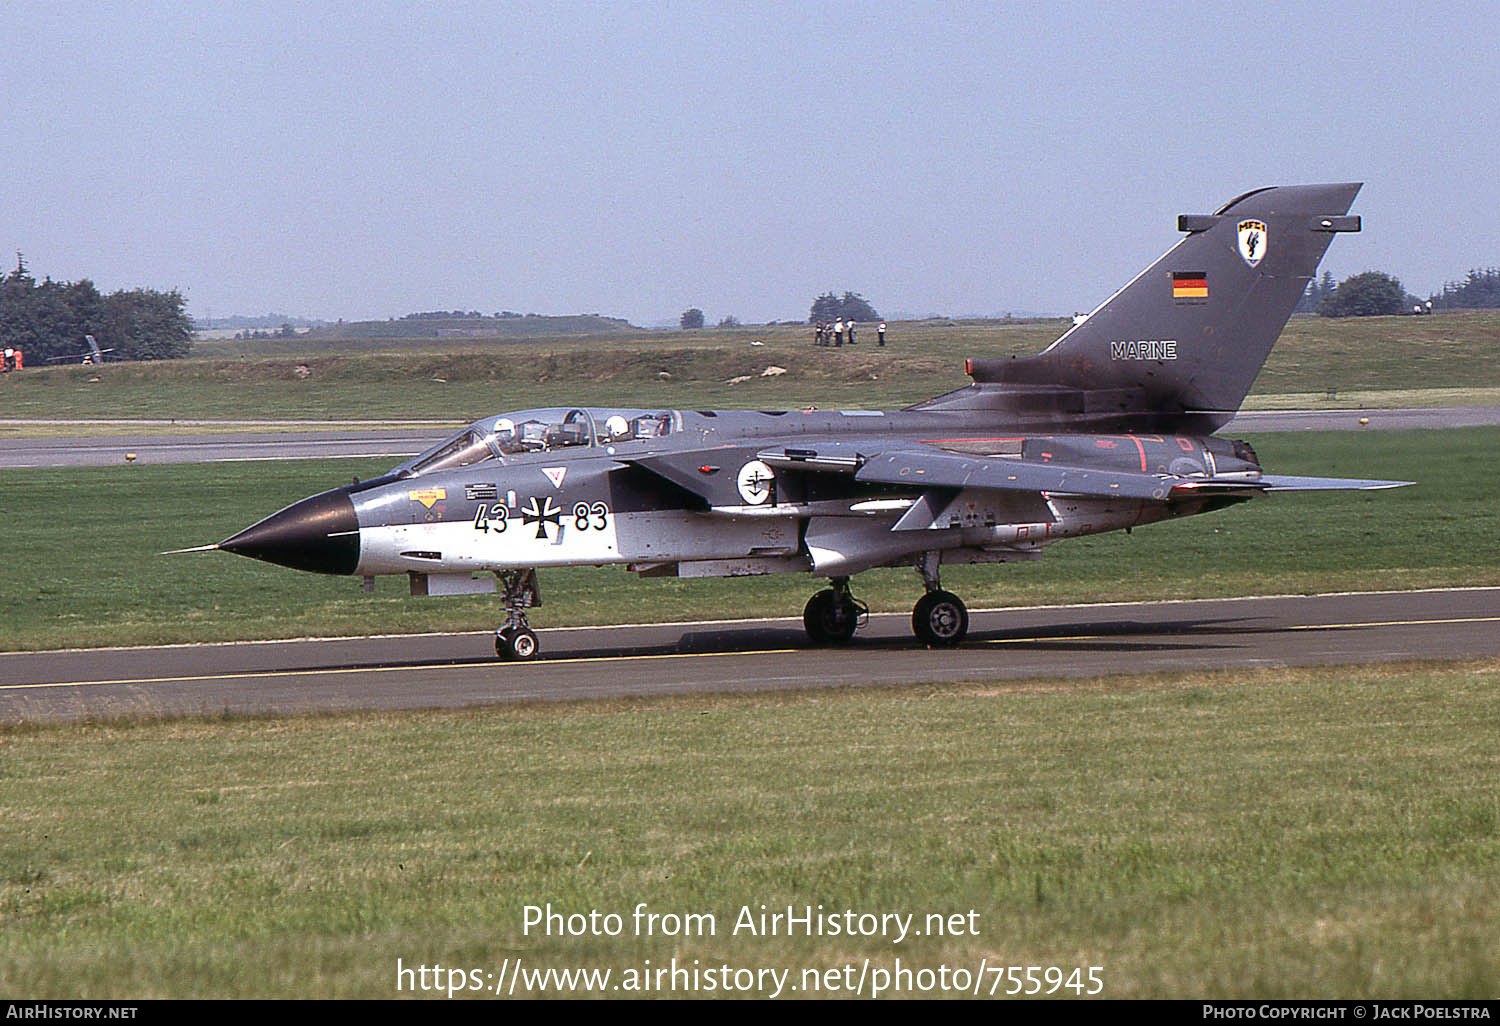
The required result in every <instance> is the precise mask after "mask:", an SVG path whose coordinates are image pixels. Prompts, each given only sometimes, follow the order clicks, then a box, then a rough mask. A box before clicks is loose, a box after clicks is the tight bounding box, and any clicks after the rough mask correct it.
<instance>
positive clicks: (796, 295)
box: [0, 0, 1500, 325]
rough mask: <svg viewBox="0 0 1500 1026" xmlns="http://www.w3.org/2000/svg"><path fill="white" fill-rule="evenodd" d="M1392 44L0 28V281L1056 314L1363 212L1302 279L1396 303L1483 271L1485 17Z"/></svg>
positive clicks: (927, 28)
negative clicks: (1249, 203)
mask: <svg viewBox="0 0 1500 1026" xmlns="http://www.w3.org/2000/svg"><path fill="white" fill-rule="evenodd" d="M1403 6H1405V5H1395V4H1391V5H1386V4H1378V5H1367V4H1362V3H1335V4H1316V3H1307V2H1299V3H1295V4H1291V3H1280V2H1257V3H1253V4H1248V3H1244V2H1238V3H1233V4H1217V3H1209V2H1203V0H1200V2H1198V3H1194V4H1161V3H1151V4H1133V3H1121V2H1087V3H1083V2H1080V3H1058V2H1052V3H1045V4H1044V3H1027V4H1020V3H1017V4H1009V3H1004V4H990V5H985V4H958V3H951V2H948V3H931V4H886V3H847V4H846V3H816V2H810V0H798V2H795V3H787V4H770V3H767V4H743V5H740V4H731V3H727V2H713V3H677V4H665V3H664V4H651V5H633V4H624V3H616V4H595V3H590V4H577V5H564V4H560V3H556V2H548V3H535V4H532V3H525V2H516V0H507V2H505V3H493V2H485V3H446V2H434V0H426V2H423V3H420V4H416V3H410V2H402V3H384V2H372V0H365V2H359V3H350V4H333V3H306V4H303V3H296V4H294V3H245V2H237V3H235V4H233V5H229V4H201V3H186V2H183V3H155V2H140V0H137V2H132V3H130V4H111V5H104V4H98V3H86V4H85V3H79V4H74V3H57V2H50V3H36V2H30V0H20V2H18V0H8V2H7V3H6V4H5V5H4V6H3V8H0V68H3V69H4V81H5V93H6V96H5V101H4V107H5V116H4V121H3V125H4V129H3V132H0V254H4V253H5V252H6V251H7V250H9V251H16V250H19V251H21V252H22V253H24V254H25V257H26V262H27V265H28V266H29V268H30V269H31V271H32V272H33V273H34V274H35V275H36V276H37V277H38V278H40V277H42V276H43V275H50V276H51V277H53V278H55V279H60V280H76V279H78V278H83V277H88V278H91V279H93V280H94V282H95V283H96V284H97V285H99V287H100V288H101V289H103V290H105V291H112V290H114V289H117V288H128V287H134V286H146V287H152V288H163V289H165V288H177V289H180V290H181V291H182V292H183V294H184V295H185V296H186V297H187V299H188V309H189V312H191V313H192V314H193V315H195V316H198V317H205V316H214V317H222V316H227V315H229V314H233V313H241V314H262V313H266V312H270V311H272V310H274V311H277V312H282V313H287V314H293V315H301V316H310V317H318V318H327V319H334V318H338V317H343V318H345V319H363V318H384V317H387V316H392V315H397V316H399V315H400V314H403V313H407V312H410V311H416V310H434V309H454V308H462V309H465V310H468V309H477V310H480V311H482V312H485V313H493V312H495V311H497V310H501V309H508V310H516V311H520V312H523V313H524V312H536V313H546V314H571V313H593V312H599V313H604V314H608V315H613V316H621V317H626V318H628V319H630V320H631V321H632V322H634V323H637V324H643V325H646V324H658V323H662V322H675V321H676V319H677V316H678V314H679V313H680V312H681V311H682V310H684V309H685V308H687V307H689V306H698V307H701V308H702V309H703V310H704V311H705V312H706V314H707V315H708V318H709V321H710V323H713V322H715V321H717V320H718V319H719V318H721V317H723V316H725V315H728V314H734V315H736V316H738V317H739V318H740V319H741V320H743V321H765V320H771V319H790V318H805V317H806V316H807V312H808V307H809V305H810V304H811V301H812V299H813V297H814V296H815V295H816V294H817V293H819V292H822V291H826V290H829V289H833V290H837V291H840V292H842V291H843V290H845V289H848V290H852V291H855V292H859V293H861V294H863V295H864V296H865V297H866V298H867V299H869V300H870V301H871V302H872V303H873V304H874V305H875V306H876V307H877V308H878V309H880V310H882V311H906V312H915V313H925V312H928V311H933V312H941V313H944V314H948V315H964V314H976V313H977V314H989V313H999V312H1004V311H1035V312H1049V313H1065V312H1072V311H1074V310H1081V309H1090V308H1092V307H1093V306H1095V305H1096V304H1097V303H1098V302H1099V301H1100V300H1102V299H1104V298H1105V297H1107V296H1108V295H1109V294H1110V293H1112V292H1113V291H1114V290H1115V289H1116V288H1117V287H1119V286H1120V285H1122V284H1124V283H1125V281H1127V280H1128V279H1129V278H1130V277H1131V276H1133V275H1134V274H1135V273H1136V272H1137V271H1139V270H1140V269H1141V268H1142V267H1144V266H1145V265H1146V264H1147V263H1148V262H1150V261H1151V260H1152V259H1153V258H1155V257H1156V256H1158V255H1160V253H1162V252H1163V251H1164V250H1165V249H1166V248H1167V247H1168V246H1170V245H1171V244H1172V242H1173V241H1174V240H1175V238H1176V237H1177V236H1176V233H1175V217H1176V215H1177V214H1179V213H1185V212H1208V211H1211V210H1213V209H1215V208H1217V207H1218V206H1220V205H1222V204H1223V203H1224V202H1225V201H1227V200H1229V199H1231V198H1232V197H1234V196H1236V195H1238V194H1239V193H1241V192H1244V191H1247V190H1249V189H1252V188H1255V187H1258V186H1263V185H1276V184H1294V183H1303V182H1326V181H1363V182H1365V183H1366V184H1365V188H1364V191H1363V192H1362V193H1361V195H1360V197H1359V199H1358V200H1357V201H1356V202H1355V206H1354V212H1355V213H1359V214H1362V215H1363V217H1364V225H1365V228H1364V232H1363V233H1362V234H1360V235H1357V236H1340V237H1339V238H1338V239H1336V240H1335V241H1334V244H1333V248H1332V249H1331V250H1330V252H1329V255H1328V257H1327V258H1326V259H1325V261H1324V264H1323V267H1324V268H1325V269H1328V270H1332V271H1333V272H1334V274H1335V275H1337V276H1339V277H1343V276H1346V275H1348V274H1353V273H1355V272H1358V271H1362V270H1367V269H1378V270H1384V271H1387V272H1389V273H1392V274H1395V275H1396V276H1397V277H1399V278H1400V279H1401V280H1402V282H1403V283H1404V284H1405V285H1406V287H1407V289H1408V290H1409V291H1412V292H1414V293H1417V294H1419V295H1426V294H1427V293H1428V292H1430V291H1432V290H1435V289H1437V288H1439V287H1440V286H1441V284H1442V283H1443V281H1444V280H1447V279H1451V278H1455V277H1458V276H1460V275H1462V273H1463V272H1464V271H1466V270H1467V269H1468V268H1469V267H1472V266H1491V265H1496V264H1500V202H1497V192H1496V190H1497V188H1500V129H1497V125H1500V116H1497V115H1500V111H1497V107H1500V103H1497V100H1500V60H1497V57H1496V55H1497V53H1500V17H1497V16H1496V12H1495V9H1494V7H1493V6H1491V5H1489V4H1485V3H1473V2H1466V3H1462V4H1448V3H1424V4H1422V5H1417V6H1414V7H1412V8H1411V11H1412V13H1410V14H1395V13H1388V12H1393V11H1395V10H1396V9H1397V8H1399V7H1403ZM1367 8H1370V9H1367ZM13 259H14V258H13V256H4V257H3V259H0V266H4V267H10V266H14V264H13V263H12V262H11V261H13Z"/></svg>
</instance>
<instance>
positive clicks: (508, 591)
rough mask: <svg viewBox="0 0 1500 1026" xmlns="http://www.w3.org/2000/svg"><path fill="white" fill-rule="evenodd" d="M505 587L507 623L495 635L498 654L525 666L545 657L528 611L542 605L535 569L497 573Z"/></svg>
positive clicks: (508, 660)
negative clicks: (539, 656)
mask: <svg viewBox="0 0 1500 1026" xmlns="http://www.w3.org/2000/svg"><path fill="white" fill-rule="evenodd" d="M497 576H498V577H499V578H500V583H501V584H502V585H504V587H505V623H504V624H502V625H501V627H500V629H499V630H497V631H496V632H495V654H496V655H497V656H499V657H500V658H501V659H504V660H506V661H507V662H516V663H524V662H527V661H529V660H532V659H535V658H536V657H537V656H538V655H540V654H541V651H542V645H541V642H539V641H537V637H536V632H535V631H533V630H532V629H531V626H530V625H529V624H527V622H526V610H527V608H528V607H530V606H539V605H541V604H542V593H541V590H540V589H539V588H538V587H537V583H536V571H535V570H510V571H506V572H503V573H500V574H497Z"/></svg>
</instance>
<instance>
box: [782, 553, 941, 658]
mask: <svg viewBox="0 0 1500 1026" xmlns="http://www.w3.org/2000/svg"><path fill="white" fill-rule="evenodd" d="M917 573H919V574H921V575H922V584H923V586H924V587H925V588H926V589H927V593H926V594H925V595H923V596H922V597H921V598H920V599H918V600H917V604H916V607H915V608H914V609H912V611H911V630H912V633H913V634H915V635H916V636H917V640H918V641H920V642H921V643H922V644H924V645H926V646H927V647H929V648H952V647H953V646H954V645H957V644H958V643H959V642H961V641H963V640H964V635H966V634H968V633H969V610H968V608H967V607H966V606H965V605H964V603H963V599H961V598H959V597H958V596H957V595H955V594H953V593H952V592H949V591H944V590H943V589H942V586H941V584H940V582H939V581H938V554H937V553H935V552H931V553H926V554H925V555H923V556H922V557H921V558H920V559H918V561H917ZM832 583H833V587H831V588H825V589H824V590H822V591H820V592H818V593H817V594H816V595H814V596H813V597H812V598H810V599H808V600H807V608H806V609H804V610H803V611H802V625H803V626H804V627H806V628H807V636H808V638H810V639H811V640H812V643H813V644H814V645H846V644H848V643H849V639H850V638H852V637H854V631H855V630H856V629H857V628H859V627H863V626H864V625H865V622H866V621H867V620H868V619H869V616H870V610H869V607H868V606H866V605H865V604H864V603H863V602H861V601H859V600H858V599H857V598H855V597H854V596H853V595H851V594H850V593H849V578H847V577H835V578H833V581H832Z"/></svg>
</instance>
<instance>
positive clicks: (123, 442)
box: [0, 406, 1500, 468]
mask: <svg viewBox="0 0 1500 1026" xmlns="http://www.w3.org/2000/svg"><path fill="white" fill-rule="evenodd" d="M1361 419H1366V420H1368V421H1369V423H1368V424H1361V423H1360V420H1361ZM1494 424H1500V406H1442V407H1433V408H1426V409H1406V410H1266V411H1249V412H1245V413H1241V414H1240V415H1239V416H1237V417H1235V419H1234V420H1233V421H1231V422H1230V423H1229V424H1228V425H1227V426H1226V427H1224V428H1222V429H1220V431H1219V434H1221V435H1228V434H1232V433H1236V432H1238V433H1242V434H1250V433H1255V432H1261V431H1371V430H1373V431H1378V430H1403V429H1410V428H1456V427H1480V426H1486V425H1494ZM450 434H452V430H450V429H446V428H441V427H432V426H427V425H424V426H422V427H420V428H411V429H404V428H384V429H381V430H358V429H355V430H342V431H307V430H302V431H287V432H270V433H264V434H209V433H205V434H201V435H200V434H194V435H150V434H141V435H134V436H128V437H100V438H10V439H0V468H7V467H8V468H20V467H88V466H118V465H121V464H123V463H125V462H126V456H127V455H128V454H131V453H134V454H135V459H134V460H133V461H131V462H135V463H142V464H154V463H211V462H233V461H239V460H310V459H340V458H343V459H354V458H366V457H368V458H383V459H389V460H390V461H391V462H392V463H396V462H399V461H401V460H404V459H406V458H408V457H410V456H414V455H415V454H417V453H419V452H421V451H423V450H424V449H427V448H429V447H431V446H432V445H435V444H436V443H437V442H440V441H442V440H443V439H444V438H446V437H448V435H450Z"/></svg>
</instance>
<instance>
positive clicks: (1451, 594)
mask: <svg viewBox="0 0 1500 1026" xmlns="http://www.w3.org/2000/svg"><path fill="white" fill-rule="evenodd" d="M539 634H540V636H541V641H542V652H543V658H542V659H541V660H539V661H537V662H533V663H502V662H499V661H497V660H496V659H495V658H494V655H493V648H492V643H493V637H492V635H490V634H487V633H466V634H453V635H420V636H413V637H376V638H357V639H341V640H309V641H287V642H266V643H242V644H219V645H181V646H170V647H163V648H134V649H100V650H79V651H70V652H41V653H35V652H33V653H17V654H8V655H0V722H17V721H43V720H77V719H83V718H86V717H109V716H118V715H178V714H211V715H212V714H218V713H223V712H236V713H284V712H299V711H313V710H341V709H415V708H428V707H460V706H471V705H487V704H494V703H501V702H517V701H535V700H568V699H599V698H630V697H637V696H645V695H663V694H673V693H689V692H723V691H760V690H772V689H803V688H818V687H832V686H839V685H851V686H859V685H869V684H919V683H923V682H947V681H964V680H1019V679H1027V678H1046V677H1074V678H1076V677H1093V676H1100V675H1108V674H1118V673H1144V672H1154V671H1191V670H1205V669H1221V668H1246V667H1261V666H1333V665H1344V664H1357V663H1371V662H1385V661H1390V660H1406V659H1464V658H1480V657H1495V656H1500V588H1470V589H1456V590H1432V591H1416V592H1378V593H1363V594H1345V595H1320V596H1294V597H1269V598H1246V599H1217V600H1209V601H1191V602H1154V603H1129V604H1109V605H1089V606H1054V607H1033V608H1026V609H1009V610H993V611H985V612H974V613H972V615H971V625H970V632H969V637H968V639H967V640H966V641H965V643H964V644H963V645H962V646H960V647H959V648H957V649H949V650H929V649H926V648H923V647H921V646H919V645H918V644H917V642H916V641H914V640H913V639H912V636H911V629H910V617H909V616H908V615H906V614H886V615H879V616H873V617H871V622H870V624H869V626H868V627H866V628H865V629H863V630H861V631H860V632H859V633H858V634H857V635H856V636H855V639H854V641H853V643H852V644H850V645H849V646H848V647H846V648H836V649H825V648H813V647H811V646H809V645H808V642H807V639H806V636H805V634H804V633H803V631H802V627H801V622H800V619H792V618H788V619H782V620H756V621H738V622H725V623H695V624H665V625H655V626H636V627H599V628H564V629H556V630H541V631H539Z"/></svg>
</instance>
